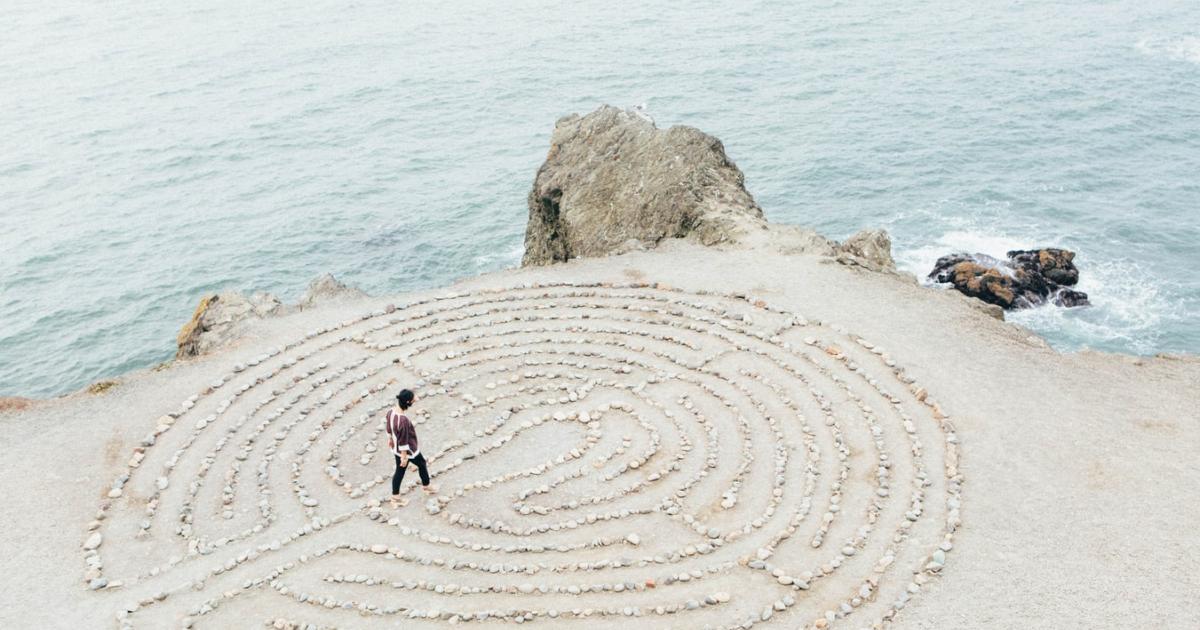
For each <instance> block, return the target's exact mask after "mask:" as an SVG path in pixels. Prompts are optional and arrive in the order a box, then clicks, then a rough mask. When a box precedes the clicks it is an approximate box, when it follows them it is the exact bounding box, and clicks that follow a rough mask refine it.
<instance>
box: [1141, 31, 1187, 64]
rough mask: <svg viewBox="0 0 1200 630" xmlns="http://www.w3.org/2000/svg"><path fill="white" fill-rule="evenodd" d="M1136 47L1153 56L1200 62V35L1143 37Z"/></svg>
mask: <svg viewBox="0 0 1200 630" xmlns="http://www.w3.org/2000/svg"><path fill="white" fill-rule="evenodd" d="M1135 48H1137V49H1138V51H1139V52H1141V53H1142V54H1145V55H1149V56H1151V57H1165V58H1167V59H1174V60H1176V61H1187V62H1190V63H1194V64H1200V37H1192V36H1185V37H1172V38H1168V39H1141V40H1138V42H1137V44H1136V46H1135Z"/></svg>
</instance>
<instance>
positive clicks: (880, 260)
mask: <svg viewBox="0 0 1200 630" xmlns="http://www.w3.org/2000/svg"><path fill="white" fill-rule="evenodd" d="M833 249H834V259H835V260H837V261H838V262H839V263H842V264H843V265H852V266H858V267H862V268H864V269H869V270H871V271H881V272H893V273H894V272H895V271H896V261H895V260H893V259H892V238H891V236H889V235H888V233H887V230H861V231H859V232H857V233H856V234H854V236H851V237H850V238H848V239H846V240H845V241H844V242H842V243H838V244H836V245H834V246H833Z"/></svg>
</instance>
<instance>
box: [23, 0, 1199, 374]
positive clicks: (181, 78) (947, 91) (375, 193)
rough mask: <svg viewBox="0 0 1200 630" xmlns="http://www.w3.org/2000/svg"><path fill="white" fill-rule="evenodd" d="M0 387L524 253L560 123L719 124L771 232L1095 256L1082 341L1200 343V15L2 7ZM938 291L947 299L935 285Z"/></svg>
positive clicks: (1083, 259)
mask: <svg viewBox="0 0 1200 630" xmlns="http://www.w3.org/2000/svg"><path fill="white" fill-rule="evenodd" d="M0 24H3V25H4V27H3V32H4V36H3V37H0V138H3V139H4V145H3V146H4V150H3V151H0V394H23V395H51V394H58V393H63V392H67V391H71V390H73V389H76V388H78V387H80V386H82V385H84V384H86V383H88V382H91V381H94V380H96V379H99V378H102V377H107V376H113V375H118V374H121V373H123V372H126V371H128V370H130V369H134V368H139V367H145V366H149V365H153V364H154V363H156V362H158V361H162V360H165V359H168V358H169V357H170V356H172V354H173V351H174V344H173V340H174V336H175V333H176V331H177V330H178V327H179V326H180V325H181V324H182V323H183V322H184V321H186V320H187V318H188V317H189V316H190V314H191V311H192V309H193V308H194V306H195V303H196V302H197V300H198V298H199V297H200V295H201V294H203V293H204V292H207V291H213V290H217V289H221V288H237V289H244V290H251V289H253V290H267V291H272V292H276V293H278V294H280V295H281V296H283V297H284V298H288V299H294V298H296V297H298V296H299V294H300V293H301V292H302V291H303V288H304V285H305V284H306V283H307V282H308V280H309V279H311V278H312V277H313V276H315V275H317V274H318V273H320V272H324V271H330V272H333V273H334V274H335V275H336V276H338V277H339V278H340V279H342V280H344V281H346V282H348V283H350V284H352V285H356V286H359V287H361V288H363V289H365V290H367V291H369V292H372V293H391V292H399V291H404V290H408V289H415V288H423V287H430V286H435V285H440V284H444V283H446V282H449V281H451V280H453V279H455V278H459V277H462V276H468V275H473V274H477V273H480V272H485V271H490V270H495V269H500V268H503V267H506V266H511V265H514V264H517V263H518V261H519V257H520V253H521V242H522V235H523V231H524V225H525V217H526V208H525V205H524V201H525V194H526V193H527V191H528V188H529V186H530V184H531V182H532V178H533V175H534V172H535V171H536V169H537V167H538V165H539V164H540V163H541V160H542V158H543V157H544V156H545V152H546V149H547V147H548V140H549V135H550V131H551V129H552V128H553V124H554V121H555V120H556V119H557V118H558V117H560V116H562V115H564V114H567V113H571V112H581V113H582V112H587V111H590V110H591V109H593V108H595V107H596V106H597V105H599V104H601V103H611V104H615V105H620V106H632V105H635V104H645V105H646V106H647V109H648V110H649V112H650V113H651V115H653V116H654V117H655V119H656V120H657V121H658V124H659V125H660V126H667V125H671V124H688V125H693V126H696V127H699V128H701V129H703V130H705V131H707V132H709V133H711V134H713V135H715V136H717V137H719V138H721V139H722V140H723V141H724V143H725V146H726V148H727V150H728V152H729V154H730V156H731V157H732V158H733V159H734V160H735V161H736V162H737V163H738V165H739V166H740V167H741V168H742V170H743V171H744V172H745V173H746V181H747V186H748V187H749V189H750V190H751V192H752V193H753V194H754V195H755V196H756V198H757V199H758V201H759V202H760V204H761V205H762V206H763V208H764V209H765V210H766V213H767V216H768V218H769V219H770V220H772V221H777V222H785V223H799V224H805V225H810V226H813V227H816V228H817V229H818V230H820V231H822V232H823V233H825V234H827V235H829V236H831V237H838V238H840V237H844V236H846V235H849V234H850V233H852V232H854V231H856V230H857V229H859V228H860V227H872V226H879V227H885V228H887V229H889V230H890V231H891V232H892V234H893V237H894V240H895V249H896V252H897V257H898V258H899V260H900V261H901V263H902V266H904V267H905V268H907V269H909V270H911V271H914V272H916V273H918V274H923V273H925V272H927V271H928V267H929V266H930V264H931V263H932V261H933V259H934V258H936V257H937V256H938V255H940V254H942V253H947V252H949V251H952V250H956V249H968V250H972V251H982V252H985V253H990V254H1003V252H1004V251H1005V249H1007V248H1010V247H1031V246H1046V245H1057V246H1065V247H1069V248H1072V249H1075V250H1077V251H1078V252H1079V257H1078V259H1077V263H1078V264H1079V266H1080V268H1081V273H1082V278H1083V280H1082V289H1083V290H1085V291H1087V292H1088V293H1090V294H1091V296H1092V300H1093V302H1094V303H1095V306H1094V307H1093V308H1090V309H1079V310H1064V309H1059V308H1044V309H1038V310H1036V311H1030V312H1025V313H1021V314H1018V315H1016V316H1015V317H1014V318H1013V319H1015V320H1016V321H1018V322H1020V323H1022V324H1025V325H1027V326H1030V327H1032V328H1034V329H1035V330H1037V331H1039V332H1040V333H1042V334H1043V335H1045V336H1046V337H1047V338H1048V339H1049V340H1050V341H1051V343H1052V344H1053V345H1054V346H1056V347H1058V348H1060V349H1063V350H1076V349H1080V348H1096V349H1102V350H1108V351H1115V352H1129V353H1139V354H1147V353H1154V352H1160V351H1188V352H1200V323H1198V322H1197V318H1196V316H1195V313H1196V308H1197V305H1198V304H1200V276H1198V275H1197V274H1196V273H1195V269H1196V267H1197V264H1198V263H1200V254H1198V253H1197V252H1198V249H1200V248H1198V247H1197V241H1198V239H1200V178H1198V177H1197V174H1198V173H1200V3H1196V2H1160V1H1153V0H1140V1H1121V0H1118V1H1109V2H1086V1H1080V0H1071V1H1068V2H989V3H965V2H957V1H945V2H940V1H914V2H899V3H897V2H881V1H870V2H859V1H855V2H849V1H847V2H804V3H800V2H795V3H792V2H688V3H677V2H665V1H659V0H642V1H641V2H638V3H612V2H592V1H579V2H571V3H560V2H549V1H536V2H503V3H498V2H467V1H460V2H448V3H417V2H401V3H398V2H385V1H381V0H363V1H359V2H349V3H348V2H343V1H338V2H330V1H326V0H310V1H308V2H303V3H289V4H287V5H283V4H278V3H245V2H204V3H180V2H162V1H160V0H142V1H138V2H134V1H132V0H114V1H112V2H105V3H96V2H90V1H89V2H51V3H40V2H6V3H3V4H0ZM931 290H934V289H931Z"/></svg>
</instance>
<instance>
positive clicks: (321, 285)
mask: <svg viewBox="0 0 1200 630" xmlns="http://www.w3.org/2000/svg"><path fill="white" fill-rule="evenodd" d="M365 297H368V296H367V294H366V292H365V291H363V290H361V289H357V288H355V287H351V286H347V285H345V284H343V283H341V282H339V281H338V280H337V278H334V277H333V274H331V273H326V274H322V275H320V276H317V277H316V278H314V279H313V281H312V282H310V283H309V284H308V290H306V291H305V292H304V297H302V298H300V302H299V303H298V304H296V306H298V307H299V308H301V309H306V308H311V307H313V306H316V305H317V304H324V303H326V302H331V301H338V300H361V299H362V298H365Z"/></svg>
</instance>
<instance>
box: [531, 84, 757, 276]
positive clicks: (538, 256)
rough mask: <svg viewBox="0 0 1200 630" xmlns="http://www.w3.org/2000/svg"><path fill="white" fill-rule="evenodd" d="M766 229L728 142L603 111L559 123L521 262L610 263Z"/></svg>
mask: <svg viewBox="0 0 1200 630" xmlns="http://www.w3.org/2000/svg"><path fill="white" fill-rule="evenodd" d="M765 229H766V220H765V219H764V218H763V212H762V209H761V208H759V206H758V204H757V203H755V201H754V198H753V197H752V196H751V195H750V193H749V192H747V191H746V188H745V185H744V177H743V176H742V172H741V171H740V170H738V167H737V166H736V165H735V164H734V163H733V161H732V160H730V159H729V157H728V156H727V155H725V148H724V147H723V146H722V145H721V141H720V140H717V139H716V138H714V137H712V136H710V135H708V134H706V133H704V132H702V131H700V130H698V129H695V128H692V127H684V126H676V127H670V128H668V129H659V128H657V127H656V126H655V125H654V122H653V121H652V120H650V118H649V117H648V116H646V115H645V114H643V113H641V112H639V111H626V110H622V109H618V108H616V107H611V106H607V105H605V106H603V107H601V108H599V109H597V110H596V111H594V112H592V113H590V114H588V115H586V116H579V115H571V116H567V117H565V118H562V119H560V120H559V121H558V123H557V124H556V125H555V127H554V134H553V136H552V137H551V140H550V152H549V153H548V154H547V156H546V161H545V163H543V164H542V166H541V168H540V169H538V173H537V177H536V179H535V180H534V183H533V189H532V190H531V191H530V192H529V222H528V224H527V226H526V228H525V256H524V258H523V259H522V261H521V263H522V265H547V264H551V263H556V262H562V261H565V260H569V259H571V258H575V257H579V256H604V255H608V254H613V253H619V252H623V251H627V250H630V249H639V248H647V247H653V246H655V245H657V244H658V243H659V242H660V241H662V240H663V239H667V238H687V239H692V240H695V241H698V242H700V243H703V244H704V245H716V244H721V243H733V242H737V241H739V240H740V239H741V238H742V237H744V236H745V235H747V234H748V233H750V232H754V231H762V230H765Z"/></svg>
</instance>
